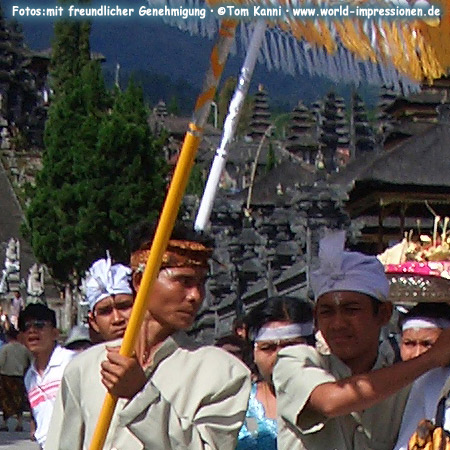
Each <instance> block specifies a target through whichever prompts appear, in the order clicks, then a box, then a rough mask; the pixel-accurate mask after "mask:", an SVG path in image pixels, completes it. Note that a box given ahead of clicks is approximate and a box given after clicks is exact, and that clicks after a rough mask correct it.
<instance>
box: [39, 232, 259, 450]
mask: <svg viewBox="0 0 450 450" xmlns="http://www.w3.org/2000/svg"><path fill="white" fill-rule="evenodd" d="M154 231H155V227H152V228H149V227H148V226H147V227H140V228H139V229H137V230H135V233H134V234H133V240H134V242H132V248H131V251H132V255H131V267H132V269H133V286H134V288H135V290H136V291H137V290H138V288H139V285H140V282H141V279H142V272H143V269H144V267H145V263H146V261H147V258H148V255H149V252H150V246H151V242H152V239H153V236H154ZM211 252H212V250H211V248H210V246H209V242H208V241H207V240H205V239H204V238H203V237H202V236H199V235H198V234H196V233H194V232H193V231H191V230H190V229H188V228H186V227H184V226H181V225H179V226H176V227H175V229H174V231H173V233H172V236H171V239H170V240H169V244H168V247H167V249H166V251H165V253H164V255H163V260H162V266H161V270H160V272H159V275H158V278H157V279H156V281H155V283H154V285H153V286H152V288H151V292H150V294H149V295H150V301H149V307H148V310H147V315H146V319H145V321H144V325H143V327H142V329H141V332H140V335H139V338H138V342H137V344H136V347H135V351H136V357H135V358H126V357H124V356H121V355H119V354H118V350H117V347H115V348H112V347H109V346H108V347H107V346H106V345H105V344H101V345H98V346H95V347H93V348H91V349H88V350H86V351H85V352H84V353H82V354H81V355H80V356H78V357H77V358H76V359H74V361H73V364H71V365H70V366H69V367H68V368H67V370H66V372H65V374H64V378H63V382H62V387H61V392H60V396H59V406H58V408H57V409H55V414H54V415H53V418H52V425H51V432H52V438H51V439H49V440H48V441H47V445H46V449H50V450H52V449H59V450H64V449H67V450H74V449H75V450H76V449H82V448H87V447H88V445H89V442H90V441H91V438H92V435H93V432H94V429H95V426H96V423H97V420H98V418H99V413H100V408H101V405H102V402H103V399H104V396H105V393H106V389H109V390H110V392H111V393H112V394H114V395H116V396H118V397H120V398H119V401H118V405H117V407H116V410H115V413H114V416H113V419H112V423H111V426H110V429H109V432H108V435H107V438H106V443H105V446H104V448H105V449H112V448H118V449H121V450H129V449H142V448H149V449H150V448H151V449H152V450H170V449H181V448H183V449H192V450H201V449H219V448H220V449H221V450H222V449H224V450H227V449H229V450H232V449H234V447H235V443H236V438H237V434H238V431H239V429H240V427H241V425H242V422H243V420H244V416H245V411H246V409H247V401H248V396H249V393H250V376H249V371H248V369H246V368H245V367H244V365H243V364H242V363H241V362H240V361H238V360H237V359H236V358H234V357H233V356H231V355H229V354H227V353H226V352H224V351H223V350H221V349H218V348H215V347H200V346H199V345H198V344H196V343H194V342H193V341H192V340H190V339H189V338H188V336H187V335H186V334H185V332H184V330H185V329H187V328H189V327H190V326H191V325H192V323H193V322H194V319H195V316H196V313H197V311H198V309H199V307H200V305H201V303H202V301H203V297H204V283H205V279H206V274H207V268H208V259H209V257H210V255H211ZM119 343H120V342H119ZM117 344H118V343H117V342H116V343H115V345H117ZM100 371H101V377H102V378H101V377H100ZM87 380H88V381H87ZM102 383H103V384H102ZM105 386H106V387H105Z"/></svg>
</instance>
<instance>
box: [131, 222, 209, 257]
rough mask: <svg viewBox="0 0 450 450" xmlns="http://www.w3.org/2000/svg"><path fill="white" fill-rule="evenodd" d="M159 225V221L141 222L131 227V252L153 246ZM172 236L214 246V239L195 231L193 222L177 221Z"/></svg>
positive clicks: (172, 237)
mask: <svg viewBox="0 0 450 450" xmlns="http://www.w3.org/2000/svg"><path fill="white" fill-rule="evenodd" d="M157 225H158V222H157V221H154V222H141V223H139V224H138V225H136V226H135V227H133V228H131V229H130V232H129V233H128V244H129V250H130V253H134V252H136V251H137V250H143V249H148V248H149V247H150V246H151V243H152V242H153V238H154V237H155V233H156V228H157ZM170 237H171V239H177V240H181V241H193V242H199V243H201V244H204V245H205V246H207V247H212V246H213V241H212V239H211V238H210V237H209V236H208V235H206V234H204V233H199V232H197V231H195V230H194V224H193V223H192V222H181V221H177V222H176V223H175V226H174V228H173V231H172V234H171V236H170Z"/></svg>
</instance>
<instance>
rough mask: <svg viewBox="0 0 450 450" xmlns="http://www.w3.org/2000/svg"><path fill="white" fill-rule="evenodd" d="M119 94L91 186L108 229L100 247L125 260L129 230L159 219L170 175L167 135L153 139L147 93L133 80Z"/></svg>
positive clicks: (102, 130) (107, 120) (101, 138)
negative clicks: (137, 224)
mask: <svg viewBox="0 0 450 450" xmlns="http://www.w3.org/2000/svg"><path fill="white" fill-rule="evenodd" d="M115 94H116V95H115V100H114V104H113V107H112V110H111V114H110V115H108V116H106V117H105V119H104V121H103V123H102V124H101V127H100V129H99V133H98V144H97V148H96V159H97V162H96V172H97V174H96V176H94V177H93V179H92V182H93V183H95V186H93V188H94V189H96V195H98V197H99V198H98V201H97V205H96V210H100V211H102V217H103V220H102V227H103V228H104V230H105V232H104V233H102V234H101V236H100V242H99V244H100V248H102V249H105V248H108V249H110V250H111V251H112V252H113V254H114V255H117V256H120V257H121V258H123V257H125V249H126V232H127V230H128V228H129V227H130V225H133V224H136V223H137V222H139V221H141V220H143V219H153V218H155V217H156V216H157V215H158V213H159V211H160V209H161V206H162V202H163V200H164V195H165V184H166V181H165V180H166V175H167V165H166V163H165V160H164V157H163V150H162V148H163V145H164V143H165V140H166V136H165V135H161V136H153V135H152V134H151V132H150V128H149V126H148V123H147V118H148V110H147V108H146V107H145V104H144V101H143V94H142V89H141V88H140V87H137V86H136V85H135V84H134V82H133V81H131V82H130V84H129V86H128V88H127V89H126V91H125V92H123V93H121V92H118V91H116V93H115ZM103 252H104V250H103Z"/></svg>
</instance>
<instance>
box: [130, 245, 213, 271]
mask: <svg viewBox="0 0 450 450" xmlns="http://www.w3.org/2000/svg"><path fill="white" fill-rule="evenodd" d="M212 251H213V249H212V248H209V247H206V246H205V245H204V244H202V243H200V242H194V241H179V240H172V239H171V240H170V241H169V243H168V245H167V248H166V251H165V252H164V254H163V257H162V263H161V269H164V268H166V267H194V268H196V267H200V268H204V269H207V268H208V260H209V258H210V257H211V255H212ZM149 255H150V249H143V250H137V251H135V252H134V253H133V254H132V255H131V259H130V265H131V269H132V270H133V272H143V271H144V268H145V264H146V263H147V259H148V257H149Z"/></svg>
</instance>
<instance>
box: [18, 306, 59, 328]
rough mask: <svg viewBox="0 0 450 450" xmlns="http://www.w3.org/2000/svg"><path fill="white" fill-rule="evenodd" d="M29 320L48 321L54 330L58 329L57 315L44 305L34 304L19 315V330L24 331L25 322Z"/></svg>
mask: <svg viewBox="0 0 450 450" xmlns="http://www.w3.org/2000/svg"><path fill="white" fill-rule="evenodd" d="M28 319H37V320H48V321H49V322H50V323H51V324H52V327H53V328H56V314H55V311H53V309H50V308H48V307H47V306H45V305H43V304H42V303H32V304H30V305H28V306H27V307H26V308H25V309H23V310H22V311H20V314H19V330H21V331H24V329H25V322H26V321H27V320H28Z"/></svg>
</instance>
